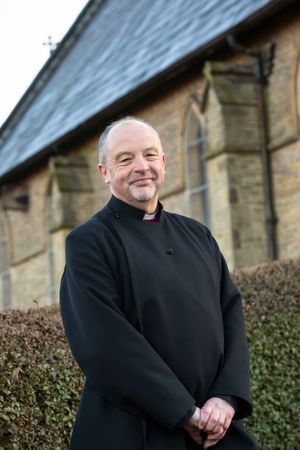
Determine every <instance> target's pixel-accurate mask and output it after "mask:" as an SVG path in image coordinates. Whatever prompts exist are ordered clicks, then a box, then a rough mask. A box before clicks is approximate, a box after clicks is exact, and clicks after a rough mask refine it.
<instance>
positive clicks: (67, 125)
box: [0, 0, 300, 308]
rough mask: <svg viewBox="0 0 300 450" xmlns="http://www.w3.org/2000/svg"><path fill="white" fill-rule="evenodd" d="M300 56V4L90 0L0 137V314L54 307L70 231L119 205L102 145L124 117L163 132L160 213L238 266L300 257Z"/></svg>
mask: <svg viewBox="0 0 300 450" xmlns="http://www.w3.org/2000/svg"><path fill="white" fill-rule="evenodd" d="M299 57H300V3H299V2H297V1H290V0H223V1H220V0H206V1H201V0H138V1H137V0H122V1H120V0H91V1H89V2H88V4H87V5H86V7H85V8H84V9H83V11H82V12H81V14H80V15H79V17H78V18H77V20H76V21H75V23H74V24H73V26H72V27H71V29H70V30H69V31H68V33H67V34H66V36H65V37H64V39H63V40H62V42H61V43H60V44H59V46H58V47H57V49H56V50H55V51H54V52H53V54H52V55H51V56H50V58H49V60H48V61H47V63H46V64H45V66H44V67H43V68H42V70H41V71H40V73H39V74H38V75H37V77H36V79H35V80H34V81H33V83H32V84H31V86H30V87H29V88H28V90H27V91H26V92H25V94H24V95H23V97H22V98H21V100H20V101H19V103H18V104H17V105H16V107H15V109H14V110H13V111H12V113H11V114H10V116H9V117H8V119H7V120H6V122H5V123H4V124H3V126H2V128H1V130H0V308H11V307H30V306H34V305H38V306H41V305H45V304H51V303H55V302H57V301H58V289H59V280H60V277H61V273H62V270H63V266H64V240H65V237H66V235H67V234H68V232H69V231H70V230H71V229H72V228H73V227H74V226H76V225H77V224H79V223H81V222H82V221H84V220H85V219H87V218H88V217H89V216H90V215H92V214H93V213H95V212H96V211H97V210H99V209H100V208H101V207H102V206H103V205H104V204H105V203H106V201H107V200H108V198H109V192H108V190H107V187H106V186H105V185H104V183H103V182H102V180H101V179H100V177H99V175H98V171H97V157H98V156H97V142H98V138H99V135H100V133H101V131H102V130H103V129H104V127H105V126H106V125H107V124H108V123H110V122H111V121H113V120H116V119H119V118H120V117H124V116H126V115H135V116H138V117H140V118H143V119H145V120H147V121H149V122H150V123H151V124H153V125H154V127H156V128H157V130H158V131H159V133H160V134H161V137H162V142H163V147H164V150H165V153H166V158H167V179H166V184H165V187H164V189H163V191H162V192H161V201H162V203H163V205H164V207H165V209H166V210H170V211H173V212H177V213H181V214H186V215H190V216H192V217H194V218H196V219H198V220H200V221H202V222H203V223H205V224H206V225H207V226H208V227H210V229H211V230H212V232H213V234H214V236H215V237H216V239H217V240H218V242H219V245H220V247H221V250H222V251H223V253H224V255H225V257H226V259H227V261H228V264H229V267H230V269H231V270H232V269H234V268H239V267H244V266H252V265H255V264H259V263H261V262H265V261H268V260H273V259H277V258H291V257H297V256H300V239H299V238H300V232H299V229H300V228H299V224H300V128H299V125H300V117H299V115H300V60H299ZM20 70H22V69H20ZM183 239H184V236H183Z"/></svg>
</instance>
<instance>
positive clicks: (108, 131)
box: [99, 116, 160, 165]
mask: <svg viewBox="0 0 300 450" xmlns="http://www.w3.org/2000/svg"><path fill="white" fill-rule="evenodd" d="M135 125H136V126H141V127H146V128H150V129H151V130H153V131H154V132H155V134H156V135H157V137H158V139H159V141H160V137H159V134H158V132H157V131H156V130H155V128H153V127H152V126H151V125H150V123H148V122H146V121H144V120H142V119H137V118H135V117H131V116H127V117H125V118H123V119H120V120H117V121H115V122H112V123H111V124H110V125H108V126H107V127H106V128H105V130H104V131H103V133H102V134H101V136H100V139H99V164H102V165H105V164H106V154H107V150H108V149H109V148H110V141H111V138H113V136H114V135H116V134H117V133H118V131H119V130H120V129H122V128H124V127H128V126H133V128H134V126H135Z"/></svg>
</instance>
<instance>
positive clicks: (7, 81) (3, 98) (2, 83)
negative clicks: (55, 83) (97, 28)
mask: <svg viewBox="0 0 300 450" xmlns="http://www.w3.org/2000/svg"><path fill="white" fill-rule="evenodd" d="M87 1H88V0H0V64H1V69H0V126H1V124H2V123H3V122H4V121H5V120H6V118H7V117H8V115H9V113H10V112H11V111H12V109H13V108H14V107H15V105H16V104H17V102H18V100H19V99H20V98H21V96H22V95H23V94H24V92H25V90H26V89H27V88H28V87H29V85H30V83H31V82H32V80H33V79H34V78H35V76H36V75H37V73H38V72H39V70H40V69H41V68H42V66H43V65H44V63H45V62H46V61H47V59H48V57H49V47H48V46H45V45H43V42H47V41H48V36H51V37H52V40H53V42H59V41H60V40H61V39H62V37H63V36H64V35H65V34H66V32H67V31H68V29H69V28H70V27H71V25H72V23H73V22H74V20H75V19H76V17H77V16H78V14H79V13H80V11H81V10H82V9H83V7H84V6H85V5H86V3H87Z"/></svg>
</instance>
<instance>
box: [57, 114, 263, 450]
mask: <svg viewBox="0 0 300 450" xmlns="http://www.w3.org/2000/svg"><path fill="white" fill-rule="evenodd" d="M99 148H100V150H99V171H100V174H101V175H102V177H103V179H104V181H105V183H107V184H108V186H109V188H110V190H111V193H112V197H111V199H110V201H109V202H108V204H107V205H106V206H105V207H104V208H103V209H102V210H101V211H100V212H99V213H97V214H96V215H94V216H93V217H92V218H91V219H89V220H88V221H87V222H85V223H84V224H82V225H80V226H79V227H77V228H76V229H74V230H73V231H72V232H71V233H70V234H69V236H68V238H67V242H66V267H65V271H64V274H63V277H62V283H61V312H62V318H63V322H64V327H65V331H66V335H67V337H68V340H69V343H70V347H71V349H72V352H73V355H74V357H75V359H76V360H77V362H78V364H79V366H80V367H81V369H82V371H83V373H84V374H85V377H86V382H85V386H84V391H83V394H82V398H81V402H80V406H79V410H78V414H77V418H76V423H75V426H74V429H73V433H72V438H71V445H70V448H71V449H72V450H193V449H199V448H200V449H201V448H209V447H212V446H215V448H216V449H220V450H255V449H257V447H256V444H255V443H254V441H253V440H252V438H251V437H250V436H249V435H248V434H247V433H246V431H245V430H244V428H243V425H242V422H241V419H242V418H244V417H246V416H247V415H249V414H250V413H251V401H250V393H249V361H248V351H247V343H246V337H245V330H244V322H243V313H242V304H241V297H240V294H239V292H238V290H237V289H236V287H235V285H234V284H233V283H232V281H231V278H230V275H229V272H228V269H227V265H226V262H225V260H224V258H223V256H222V254H221V253H220V250H219V248H218V245H217V243H216V241H215V240H214V238H213V237H212V235H211V233H210V231H209V230H208V229H207V228H206V227H205V226H203V225H202V224H200V223H199V222H197V221H195V220H193V219H190V218H187V217H183V216H180V215H177V214H172V213H168V212H165V211H164V209H163V207H162V205H161V203H160V202H159V201H158V195H159V190H160V188H161V186H162V185H163V182H164V176H165V156H164V153H163V149H162V145H161V141H160V138H159V135H158V133H157V131H156V130H154V129H153V128H152V127H151V126H150V125H149V124H148V123H145V122H143V121H141V120H138V119H135V118H131V117H128V118H125V119H122V120H120V121H118V122H115V123H113V124H111V125H110V126H109V127H107V128H106V130H105V131H104V133H103V134H102V136H101V138H100V142H99Z"/></svg>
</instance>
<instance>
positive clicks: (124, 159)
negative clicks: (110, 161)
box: [119, 156, 132, 166]
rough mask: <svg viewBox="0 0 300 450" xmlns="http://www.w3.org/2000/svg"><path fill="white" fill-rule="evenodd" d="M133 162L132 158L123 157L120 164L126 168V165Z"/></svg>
mask: <svg viewBox="0 0 300 450" xmlns="http://www.w3.org/2000/svg"><path fill="white" fill-rule="evenodd" d="M131 161H132V158H131V157H130V156H123V157H122V158H120V159H119V164H121V165H123V166H125V165H126V164H130V163H131Z"/></svg>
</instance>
